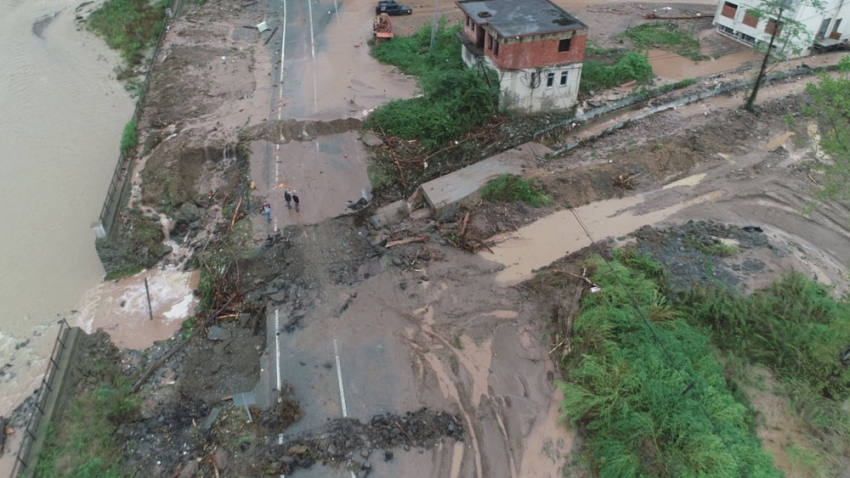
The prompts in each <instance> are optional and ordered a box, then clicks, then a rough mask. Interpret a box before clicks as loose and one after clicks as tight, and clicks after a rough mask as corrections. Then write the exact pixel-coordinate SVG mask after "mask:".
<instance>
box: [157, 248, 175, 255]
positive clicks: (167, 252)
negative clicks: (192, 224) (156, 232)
mask: <svg viewBox="0 0 850 478" xmlns="http://www.w3.org/2000/svg"><path fill="white" fill-rule="evenodd" d="M173 250H174V248H173V247H171V246H162V253H161V254H160V256H167V255H168V254H171V252H172V251H173Z"/></svg>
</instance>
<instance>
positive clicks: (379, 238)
mask: <svg viewBox="0 0 850 478" xmlns="http://www.w3.org/2000/svg"><path fill="white" fill-rule="evenodd" d="M386 240H387V238H386V237H384V231H378V232H377V234H375V235H374V236H372V237H370V238H369V244H372V245H373V246H381V245H383V244H384V242H386Z"/></svg>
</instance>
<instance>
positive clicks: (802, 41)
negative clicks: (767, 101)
mask: <svg viewBox="0 0 850 478" xmlns="http://www.w3.org/2000/svg"><path fill="white" fill-rule="evenodd" d="M802 8H809V9H815V10H823V2H822V0H805V1H796V0H765V1H762V2H761V3H759V5H758V7H756V8H752V9H749V10H747V12H746V15H747V17H750V18H754V19H757V20H758V21H759V24H761V19H766V20H767V21H766V23H765V26H764V31H765V32H766V33H769V34H770V40H769V41H768V43H767V45H765V44H764V42H758V43H756V47H755V48H756V50H759V51H761V52H763V53H764V59H763V60H762V63H761V68H759V72H758V74H757V75H756V79H755V81H754V82H753V87H752V89H751V90H750V95H749V96H748V97H747V102H746V103H744V109H745V110H747V111H753V108H754V105H755V102H756V97H757V96H758V92H759V88H760V87H761V84H762V82H763V81H764V77H765V75H766V74H767V64H768V62H769V61H770V57H771V56H773V57H774V58H776V59H777V60H779V61H784V60H786V59H787V58H788V56H789V54H793V55H798V54H799V53H800V52H801V51H802V50H803V49H804V48H805V47H807V46H808V45H811V44H812V35H811V33H810V32H809V31H808V29H807V28H806V26H805V25H804V24H803V23H802V22H800V21H798V20H796V19H795V17H796V13H797V12H799V11H800V9H802ZM745 21H746V17H745Z"/></svg>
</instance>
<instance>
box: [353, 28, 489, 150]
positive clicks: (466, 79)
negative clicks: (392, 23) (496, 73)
mask: <svg viewBox="0 0 850 478" xmlns="http://www.w3.org/2000/svg"><path fill="white" fill-rule="evenodd" d="M458 29H459V27H453V28H448V29H446V28H445V27H444V26H443V25H441V26H440V28H439V30H438V33H437V36H436V39H435V46H434V51H433V52H431V53H429V45H430V32H431V27H430V26H427V25H426V26H425V27H423V28H422V29H420V30H418V31H417V32H416V33H414V34H413V36H411V37H396V38H394V39H393V40H392V41H389V42H384V43H381V44H380V45H375V46H374V47H373V49H372V55H373V56H374V57H375V58H377V59H378V60H380V61H382V62H384V63H389V64H392V65H396V66H398V67H399V68H400V69H401V70H402V71H404V72H405V73H408V74H411V75H415V76H418V77H419V79H418V87H419V90H420V91H421V95H420V96H419V97H417V98H412V99H408V100H393V101H390V102H389V103H386V104H384V105H382V106H380V107H378V108H376V109H375V110H374V111H373V112H372V114H370V115H369V117H368V118H367V120H366V124H365V126H366V128H369V129H373V130H377V131H382V132H383V133H385V134H387V135H390V136H397V137H399V138H402V139H406V140H412V139H418V140H420V141H421V142H422V145H423V146H424V147H425V148H429V149H430V148H434V147H436V146H437V145H439V144H440V143H442V142H444V141H446V140H448V139H450V138H453V137H457V136H460V135H462V134H464V133H466V132H467V131H469V130H470V129H471V128H472V127H474V126H476V125H482V124H486V123H487V122H488V121H489V120H490V118H491V116H492V115H493V113H495V111H496V104H497V103H496V102H497V90H496V87H495V85H496V81H494V77H493V76H492V75H493V73H492V72H490V71H489V70H487V69H483V70H481V71H479V70H476V69H471V68H467V67H466V65H465V64H464V63H463V60H462V59H461V55H460V48H461V47H460V41H459V40H458V39H457V38H455V36H454V32H456V31H458Z"/></svg>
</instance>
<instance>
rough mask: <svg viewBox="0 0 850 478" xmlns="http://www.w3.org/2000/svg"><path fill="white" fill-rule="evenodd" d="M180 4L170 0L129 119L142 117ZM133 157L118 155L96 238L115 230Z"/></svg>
mask: <svg viewBox="0 0 850 478" xmlns="http://www.w3.org/2000/svg"><path fill="white" fill-rule="evenodd" d="M181 4H182V0H172V2H171V5H170V6H169V8H168V15H167V18H166V20H165V25H164V26H163V28H162V31H161V32H159V37H158V38H157V40H156V45H155V46H154V50H153V55H151V57H150V62H149V64H148V71H147V73H146V74H145V81H144V82H143V83H142V86H141V87H140V88H139V97H138V100H137V101H136V109H135V110H134V111H133V118H132V120H131V121H134V122H136V123H138V121H139V120H140V119H141V117H142V109H143V105H144V102H145V97H146V96H147V93H148V88H149V86H150V81H151V74H152V73H153V67H154V65H155V64H156V59H157V58H158V57H159V49H160V48H161V47H162V40H163V39H164V38H165V35H166V33H168V29H169V27H170V24H171V22H172V21H173V20H174V19H175V18H177V15H178V13H179V12H180V6H181ZM134 159H135V155H133V154H130V155H126V154H124V153H123V152H121V153H120V154H119V155H118V164H116V165H115V171H114V172H113V173H112V180H111V181H110V182H109V189H108V190H107V192H106V199H104V201H103V207H102V208H101V209H100V216H99V217H98V219H97V222H96V223H95V224H94V226H95V227H96V228H97V229H100V232H98V239H104V238H108V237H110V235H111V234H112V233H113V232H114V230H115V227H114V226H115V220H116V219H117V217H118V211H119V210H120V209H121V207H122V206H123V204H124V201H123V200H122V198H126V197H127V192H128V188H129V186H130V183H132V181H130V180H129V178H130V175H131V174H132V171H133V165H134V164H135V161H134Z"/></svg>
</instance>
